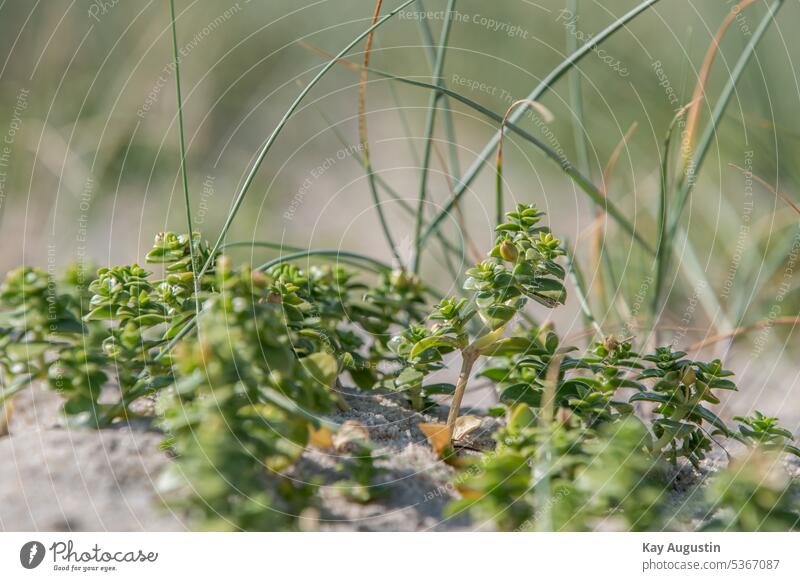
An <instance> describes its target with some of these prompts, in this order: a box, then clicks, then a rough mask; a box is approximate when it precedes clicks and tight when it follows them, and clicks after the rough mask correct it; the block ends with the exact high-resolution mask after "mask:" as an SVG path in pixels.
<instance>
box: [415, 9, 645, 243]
mask: <svg viewBox="0 0 800 581" xmlns="http://www.w3.org/2000/svg"><path fill="white" fill-rule="evenodd" d="M659 1H660V0H645V1H644V2H641V3H640V4H639V5H637V6H635V7H634V8H632V9H631V10H629V11H628V12H627V13H625V14H624V15H622V16H621V17H619V18H617V20H615V21H614V22H612V23H611V24H610V25H609V26H607V27H606V28H605V29H603V30H602V31H600V32H599V33H598V34H597V35H595V36H593V37H592V39H591V40H590V41H589V42H587V43H585V44H584V45H583V46H581V48H579V49H578V50H577V51H575V52H573V53H572V54H571V55H569V56H568V57H567V58H566V59H564V60H563V61H562V62H561V64H559V65H558V66H557V67H556V68H554V69H553V70H552V71H551V72H550V73H549V74H548V75H547V76H546V77H545V78H544V79H542V81H541V82H540V83H539V84H538V85H537V86H536V88H535V89H534V90H533V91H531V93H530V94H529V95H528V96H527V99H528V100H530V101H538V100H539V99H540V97H541V96H542V95H543V94H544V93H545V92H547V91H548V90H549V89H550V88H551V87H552V86H553V85H554V84H555V83H556V82H557V81H558V80H559V79H560V78H561V77H562V76H563V75H564V74H565V73H566V72H567V71H569V70H570V69H571V68H572V67H574V66H575V64H577V63H578V62H579V61H580V60H581V59H583V58H584V57H585V56H586V55H588V54H589V53H591V52H592V51H593V50H594V49H595V48H596V47H597V46H598V45H600V44H601V43H602V42H603V41H605V40H606V39H607V38H609V37H610V36H612V35H613V34H614V33H615V32H617V31H618V30H620V29H622V28H623V27H624V26H625V25H626V24H627V23H629V22H630V21H631V20H633V19H634V18H636V17H637V16H638V15H640V14H642V13H643V12H645V11H646V10H647V9H649V8H650V7H651V6H653V5H655V4H657V3H658V2H659ZM451 96H452V95H451ZM526 110H527V109H526V108H524V107H523V108H520V109H518V110H517V111H516V112H515V113H514V115H512V117H511V118H510V119H509V125H508V127H509V128H512V127H514V124H515V122H516V121H518V120H519V119H521V118H522V115H524V114H525V111H526ZM499 141H500V134H499V133H498V134H495V136H494V137H493V138H492V139H491V140H489V142H488V143H487V144H486V146H484V148H483V150H481V152H480V153H479V154H478V157H477V159H476V160H475V161H474V162H473V163H472V165H471V166H470V167H469V168H468V169H467V171H466V172H465V173H464V175H463V176H462V177H461V179H460V180H459V181H458V183H457V184H456V188H455V191H454V192H453V194H454V196H453V199H452V200H451V201H450V202H449V203H448V204H447V205H446V206H445V207H444V208H442V210H441V211H440V212H439V213H438V214H437V215H436V216H435V217H434V219H433V220H432V221H431V222H430V223H428V226H427V227H426V228H425V231H424V232H423V235H422V241H423V245H424V243H425V242H426V241H427V240H428V238H430V236H431V234H432V233H433V232H434V231H435V230H436V229H437V228H438V227H439V225H440V224H441V223H442V221H443V220H444V219H445V217H446V216H447V214H448V213H449V212H450V211H451V210H452V207H453V205H454V204H456V203H458V202H459V200H460V199H461V197H462V196H463V195H464V194H465V193H466V191H467V189H468V188H469V186H470V184H471V183H472V182H473V180H475V178H476V177H477V176H478V174H479V173H480V172H481V170H482V169H483V167H484V164H485V163H486V161H487V160H488V159H489V156H490V155H491V154H492V152H493V151H494V150H495V148H496V147H497V145H498V143H499ZM615 218H616V217H615Z"/></svg>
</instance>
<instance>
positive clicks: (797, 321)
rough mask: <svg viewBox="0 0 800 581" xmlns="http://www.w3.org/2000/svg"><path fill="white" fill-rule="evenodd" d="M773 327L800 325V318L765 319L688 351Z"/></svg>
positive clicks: (699, 343)
mask: <svg viewBox="0 0 800 581" xmlns="http://www.w3.org/2000/svg"><path fill="white" fill-rule="evenodd" d="M772 325H792V326H794V325H800V317H777V318H775V319H764V320H763V321H757V322H755V323H753V324H752V325H745V326H744V327H737V328H736V329H734V330H732V331H729V332H727V333H720V334H719V335H714V336H712V337H707V338H706V339H703V340H702V341H697V342H696V343H693V344H691V345H689V347H688V351H697V350H698V349H702V348H703V347H708V346H709V345H713V344H714V343H719V342H720V341H724V340H725V339H733V338H734V337H738V336H739V335H744V334H746V333H750V332H751V331H757V330H758V329H763V328H764V327H770V326H772Z"/></svg>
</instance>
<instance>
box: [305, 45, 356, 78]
mask: <svg viewBox="0 0 800 581" xmlns="http://www.w3.org/2000/svg"><path fill="white" fill-rule="evenodd" d="M297 44H299V45H300V46H302V47H303V48H304V49H306V50H308V51H310V52H313V53H316V54H318V55H320V56H321V57H323V58H325V59H326V60H329V61H330V60H335V61H336V64H339V65H343V66H345V67H347V68H348V69H350V70H352V71H360V70H361V66H360V65H358V64H356V63H354V62H353V61H349V60H347V59H343V58H338V59H337V58H335V56H334V55H332V54H331V53H329V52H327V51H325V50H322V49H321V48H319V47H317V46H314V45H313V44H311V43H310V42H306V41H305V40H303V39H302V38H301V39H299V40H298V41H297Z"/></svg>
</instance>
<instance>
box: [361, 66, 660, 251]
mask: <svg viewBox="0 0 800 581" xmlns="http://www.w3.org/2000/svg"><path fill="white" fill-rule="evenodd" d="M371 72H373V73H374V74H377V75H381V76H384V77H386V78H389V79H393V80H396V81H399V82H402V83H407V84H410V85H414V86H417V87H421V88H424V89H428V90H432V91H433V90H438V91H442V92H444V93H446V94H447V95H449V96H450V97H452V98H453V99H454V100H456V101H459V102H461V103H463V104H464V105H467V106H468V107H470V108H472V109H474V110H476V111H478V112H480V113H481V114H483V115H484V116H486V117H488V118H489V119H492V120H493V121H496V122H497V123H498V124H499V123H501V122H502V121H503V117H502V116H501V115H499V114H498V113H496V112H494V111H492V110H491V109H488V108H487V107H484V106H483V105H481V104H480V103H478V102H476V101H473V100H472V99H469V98H468V97H464V96H463V95H461V94H460V93H457V92H455V91H453V90H451V89H448V88H446V87H436V86H434V85H431V84H430V83H426V82H423V81H417V80H414V79H410V78H408V77H400V76H397V75H394V74H392V73H387V72H385V71H379V70H376V69H371ZM522 109H524V107H520V108H519V109H517V111H520V110H522ZM526 110H527V109H526ZM513 117H514V115H513V114H512V115H511V117H509V120H508V121H507V122H506V129H508V130H509V131H512V132H514V133H516V134H517V135H519V136H520V137H522V138H523V139H525V140H526V141H528V142H530V143H531V144H533V145H534V146H536V147H537V148H539V149H540V150H541V151H542V152H543V153H544V154H545V155H546V156H547V157H548V158H550V159H551V160H553V161H555V162H556V163H557V164H558V165H559V166H560V167H561V170H562V171H563V172H564V173H565V174H567V176H569V177H570V178H571V179H572V181H573V182H575V184H576V185H577V186H578V187H580V189H582V190H583V191H584V192H585V193H586V194H587V195H588V196H589V198H590V199H591V200H592V201H593V202H594V203H595V204H598V205H600V206H602V207H603V209H604V210H605V212H606V213H607V214H608V215H609V216H611V217H612V218H613V219H614V220H615V221H616V222H617V223H618V224H619V225H620V226H621V227H622V228H623V229H624V230H625V231H627V232H628V233H629V234H630V235H631V236H632V237H633V238H634V239H635V240H636V241H637V242H638V243H639V245H640V246H641V247H642V248H643V249H644V250H645V251H647V252H649V253H650V254H654V252H655V251H654V250H653V249H652V247H651V246H650V244H649V243H648V242H647V241H646V240H645V239H644V238H643V237H642V235H641V234H639V232H637V231H636V230H635V228H634V227H633V225H632V224H631V222H630V221H629V220H628V219H627V217H626V216H625V214H623V213H622V212H621V211H620V210H619V209H618V208H617V207H616V206H615V205H614V204H613V203H612V202H611V201H609V200H607V199H606V198H605V197H604V196H603V195H602V193H601V192H600V191H599V190H598V189H597V186H595V185H594V183H593V182H592V181H591V180H589V179H588V178H587V177H586V176H584V175H583V174H582V173H581V172H580V171H578V170H577V169H576V168H575V166H574V165H573V164H572V163H571V162H570V161H569V159H567V158H566V157H565V156H564V155H563V154H559V153H558V152H556V151H555V150H554V149H553V148H551V147H550V146H548V145H546V144H545V143H544V142H542V141H541V140H540V139H539V138H537V137H534V136H533V135H531V134H530V133H528V132H527V131H525V130H524V129H522V128H521V127H519V126H518V125H516V124H514V123H512V122H511V118H513ZM457 203H458V201H457V199H456V195H455V193H454V194H453V198H452V199H451V200H450V202H448V205H447V206H446V209H447V213H445V214H444V215H443V217H442V219H444V217H446V216H447V214H448V213H449V212H450V211H452V209H453V207H454V206H455V204H457ZM437 216H442V214H441V213H440V214H438V215H437ZM430 233H431V234H433V233H434V230H430Z"/></svg>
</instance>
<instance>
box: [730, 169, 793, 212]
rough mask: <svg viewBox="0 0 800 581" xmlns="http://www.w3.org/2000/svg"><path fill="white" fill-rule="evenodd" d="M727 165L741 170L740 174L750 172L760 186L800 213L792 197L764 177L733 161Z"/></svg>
mask: <svg viewBox="0 0 800 581" xmlns="http://www.w3.org/2000/svg"><path fill="white" fill-rule="evenodd" d="M728 165H729V166H731V167H733V168H736V169H738V170H739V171H740V172H742V174H743V175H745V176H746V175H748V174H750V176H751V177H752V178H753V179H754V180H756V181H757V182H758V183H760V184H761V185H762V186H764V187H765V188H766V189H767V190H768V191H770V192H772V193H773V194H775V196H776V197H778V198H780V199H781V200H783V201H784V203H785V204H786V205H787V206H789V207H790V208H791V209H792V210H794V211H795V212H797V213H798V214H800V206H798V205H797V204H796V203H795V202H794V201H793V200H792V199H791V198H790V197H789V196H787V195H786V194H784V193H783V192H781V191H779V190H778V189H777V188H775V186H773V185H772V184H770V183H769V182H768V181H767V180H765V179H764V178H762V177H759V176H757V175H756V174H754V173H753V172H752V171H749V170H746V169H744V168H743V167H739V166H738V165H736V164H735V163H729V164H728Z"/></svg>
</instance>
